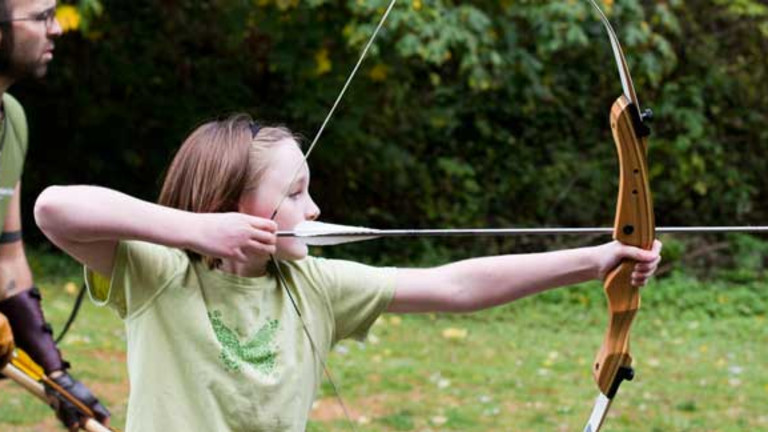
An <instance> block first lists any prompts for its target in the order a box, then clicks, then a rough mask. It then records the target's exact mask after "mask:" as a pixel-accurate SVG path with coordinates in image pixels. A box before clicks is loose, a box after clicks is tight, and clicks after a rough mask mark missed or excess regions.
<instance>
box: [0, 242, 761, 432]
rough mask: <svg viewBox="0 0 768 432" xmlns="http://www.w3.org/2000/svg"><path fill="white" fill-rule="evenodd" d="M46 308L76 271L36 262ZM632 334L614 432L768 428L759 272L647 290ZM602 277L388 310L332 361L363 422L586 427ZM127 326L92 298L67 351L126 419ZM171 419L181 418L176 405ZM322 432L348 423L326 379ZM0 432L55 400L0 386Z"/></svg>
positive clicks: (62, 310) (417, 426)
mask: <svg viewBox="0 0 768 432" xmlns="http://www.w3.org/2000/svg"><path fill="white" fill-rule="evenodd" d="M31 261H32V267H33V270H34V271H35V274H37V275H40V276H39V277H38V283H39V285H40V286H41V287H42V289H43V292H44V295H45V299H46V300H45V303H44V306H45V309H46V313H47V314H48V317H49V319H50V321H52V323H53V324H54V327H55V328H61V325H63V322H64V320H65V319H66V315H67V314H68V312H69V310H70V308H71V305H72V302H73V300H74V295H72V294H68V293H67V292H66V290H65V289H64V286H65V285H66V284H67V283H68V282H73V283H76V284H78V285H79V284H80V279H81V277H80V271H79V268H78V267H77V266H76V265H74V264H73V263H72V262H71V261H69V260H67V259H63V258H61V257H58V256H54V255H50V254H36V255H33V256H32V258H31ZM643 294H644V303H643V309H641V311H640V313H639V314H638V317H637V319H636V322H635V326H634V327H633V332H632V353H633V356H634V358H635V368H636V372H637V376H636V378H635V380H634V381H632V382H627V383H625V384H624V385H623V386H622V388H621V391H620V392H619V395H618V397H617V399H616V402H615V403H614V404H613V407H612V409H611V414H610V415H609V418H608V420H607V423H606V425H605V427H604V430H605V431H630V432H631V431H644V432H647V431H652V432H654V431H659V432H661V431H664V432H669V431H697V432H701V431H723V432H727V431H758V430H768V410H766V406H768V405H766V401H768V367H767V366H766V364H768V362H766V360H765V359H766V358H768V326H767V325H766V324H768V323H767V322H766V312H765V311H766V305H768V286H766V284H765V283H764V282H762V279H760V278H755V277H752V278H749V277H747V278H746V279H745V278H741V279H740V280H739V281H738V282H727V281H718V282H708V283H703V282H698V281H696V280H693V279H690V278H685V277H683V276H681V275H676V276H673V277H671V278H668V279H664V280H662V281H661V282H658V283H654V284H653V285H652V286H650V287H648V288H647V289H645V290H644V293H643ZM601 296H602V292H601V289H600V287H599V285H597V284H589V285H587V286H583V287H578V288H574V289H569V290H562V291H559V292H554V293H547V294H545V295H542V296H539V297H537V298H534V299H526V300H522V301H519V302H517V303H515V304H512V305H509V306H506V307H502V308H497V309H494V310H490V311H485V312H481V313H475V314H470V315H421V316H393V315H387V316H385V317H383V318H382V319H380V320H379V322H378V323H377V324H376V325H375V326H374V328H373V330H372V332H371V337H370V338H369V341H368V342H367V343H366V344H364V345H363V344H359V343H356V342H344V343H343V344H341V345H340V346H339V347H337V349H336V352H335V353H334V354H333V355H332V356H331V357H330V360H329V367H330V369H331V372H332V373H333V375H334V378H335V381H336V384H338V386H339V387H340V392H341V396H342V398H343V400H344V402H345V403H346V404H347V405H348V407H349V408H350V411H351V412H352V415H353V417H354V418H355V421H356V423H357V430H359V431H361V432H369V431H371V432H372V431H388V432H389V431H417V432H426V431H433V432H436V431H454V430H461V431H577V430H581V429H582V428H583V426H584V422H585V420H586V418H587V416H588V414H589V410H590V409H591V406H592V403H593V399H594V397H595V396H596V394H597V389H596V386H595V385H594V383H593V381H592V377H591V373H590V365H591V362H592V360H593V356H594V354H595V352H596V350H597V348H598V346H599V344H600V342H601V341H602V337H603V331H604V330H605V326H606V322H605V319H606V315H607V314H606V312H605V310H604V308H605V306H604V304H603V300H602V298H601ZM124 342H125V340H124V333H123V326H122V323H121V322H120V321H119V320H118V319H117V318H116V317H115V316H114V315H113V314H112V313H111V312H110V311H109V310H104V309H99V308H96V307H94V306H92V305H91V304H90V303H88V302H86V304H84V307H83V310H82V311H81V314H80V318H79V319H78V321H77V323H76V324H75V326H74V328H73V329H72V330H71V333H70V335H68V336H67V338H66V340H65V342H64V343H63V344H62V346H61V348H62V350H63V351H64V353H65V356H66V358H68V359H69V360H70V361H72V363H73V365H74V369H73V373H74V374H75V375H76V376H77V377H78V378H81V379H83V380H84V381H86V382H87V383H88V385H89V386H91V387H92V388H93V389H94V390H95V391H96V392H97V393H98V394H99V396H100V397H101V398H102V399H103V400H105V401H106V402H107V404H108V405H109V407H110V409H111V410H112V412H113V414H114V421H113V425H114V426H117V427H119V428H122V427H123V426H124V424H125V410H126V401H127V397H128V393H127V392H128V384H127V378H126V374H125V363H124V359H125V345H124ZM169 414H170V415H172V413H169ZM313 417H314V418H315V419H316V420H314V421H313V422H312V423H311V424H310V427H309V429H308V430H310V431H312V432H322V431H337V430H350V429H349V428H348V426H347V425H346V424H345V423H346V421H345V420H344V416H343V415H342V414H341V410H340V408H339V407H338V402H337V401H336V400H335V397H334V395H333V392H332V391H331V389H330V386H329V385H328V384H327V383H326V384H324V385H323V388H322V389H321V393H320V397H319V400H318V402H317V403H316V409H315V410H314V411H313ZM0 430H2V431H53V430H61V429H59V427H58V425H57V423H56V421H55V420H54V419H53V416H52V414H51V413H50V412H49V410H48V408H47V407H46V406H45V405H43V404H42V403H39V402H38V401H37V400H36V399H33V398H32V397H31V396H29V395H27V394H25V393H24V391H22V390H20V389H18V388H17V387H16V386H15V385H14V384H13V383H11V382H9V381H7V380H6V381H3V382H0Z"/></svg>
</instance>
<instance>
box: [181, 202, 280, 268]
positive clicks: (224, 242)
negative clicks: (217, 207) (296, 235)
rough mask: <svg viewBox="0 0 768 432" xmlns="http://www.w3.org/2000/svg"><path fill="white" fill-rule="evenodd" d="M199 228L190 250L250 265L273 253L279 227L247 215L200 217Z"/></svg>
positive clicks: (224, 214)
mask: <svg viewBox="0 0 768 432" xmlns="http://www.w3.org/2000/svg"><path fill="white" fill-rule="evenodd" d="M198 216H199V220H198V221H199V223H198V229H197V230H196V232H195V233H194V234H193V239H192V244H191V245H189V248H190V249H192V250H194V251H196V252H198V253H200V254H202V255H205V256H210V257H213V258H222V259H229V260H235V261H240V262H247V261H249V259H250V258H252V257H253V256H267V255H271V254H274V253H275V251H276V248H275V244H276V243H277V234H276V232H277V224H276V223H275V222H274V221H272V220H270V219H265V218H261V217H257V216H251V215H248V214H245V213H238V212H232V213H201V214H198Z"/></svg>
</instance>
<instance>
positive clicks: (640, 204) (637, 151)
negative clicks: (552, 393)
mask: <svg viewBox="0 0 768 432" xmlns="http://www.w3.org/2000/svg"><path fill="white" fill-rule="evenodd" d="M589 1H590V3H591V4H592V6H593V7H594V8H595V9H596V10H597V12H598V13H599V15H600V18H601V20H602V21H603V24H604V26H605V28H606V30H607V32H608V36H609V38H610V40H611V47H612V49H613V53H614V57H615V60H616V65H617V66H618V69H619V77H620V78H621V84H622V89H623V94H622V95H621V96H619V98H618V99H616V101H615V102H614V103H613V106H612V107H611V112H610V124H611V131H612V132H613V140H614V142H615V143H616V151H617V153H618V160H619V169H620V172H619V192H618V200H617V203H616V217H615V221H614V228H613V238H614V239H616V240H618V241H620V242H622V243H624V244H627V245H631V246H636V247H640V248H643V249H650V248H651V247H652V245H653V241H654V238H655V223H654V214H653V202H652V199H651V189H650V185H649V181H648V162H647V149H648V135H650V129H649V128H648V126H647V125H646V121H647V120H648V119H649V118H650V111H648V112H645V113H641V111H640V104H639V102H638V99H637V95H636V94H635V89H634V87H633V84H632V78H631V76H630V75H629V68H628V67H627V63H626V60H625V58H624V54H623V52H622V49H621V45H620V44H619V41H618V38H617V37H616V34H615V33H614V31H613V28H612V27H611V25H610V23H609V21H608V19H607V18H606V16H605V14H603V12H602V11H601V10H600V8H599V7H598V5H597V4H596V3H595V1H594V0H589ZM634 266H635V263H634V262H633V261H629V260H625V261H622V262H621V264H620V265H619V266H618V267H617V268H615V269H614V270H613V271H611V272H610V273H609V274H608V275H607V276H606V277H605V279H604V281H603V287H604V291H605V296H606V298H607V302H608V314H609V318H608V329H607V331H606V333H605V339H604V340H603V344H602V346H601V347H600V350H599V351H598V353H597V357H596V358H595V362H594V364H593V370H592V372H593V375H594V378H595V382H596V383H597V387H598V388H599V389H600V394H599V396H598V397H597V400H596V401H595V406H594V408H593V409H592V414H591V415H590V418H589V420H588V422H587V425H586V427H585V428H584V432H597V431H599V430H600V428H601V426H602V425H603V421H604V420H605V417H606V415H607V413H608V409H609V408H610V406H611V403H612V402H613V399H614V397H615V396H616V393H617V391H618V389H619V386H620V385H621V383H622V382H623V381H624V380H631V379H632V378H633V377H634V370H633V369H632V356H631V355H630V353H629V332H630V329H631V326H632V322H633V320H634V318H635V314H636V313H637V311H638V309H639V308H640V292H639V288H638V287H635V286H633V285H632V271H633V269H634Z"/></svg>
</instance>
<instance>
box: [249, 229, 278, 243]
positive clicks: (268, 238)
mask: <svg viewBox="0 0 768 432" xmlns="http://www.w3.org/2000/svg"><path fill="white" fill-rule="evenodd" d="M251 241H256V242H259V243H264V244H268V245H273V244H275V243H277V236H276V235H275V234H274V233H273V232H264V231H262V230H255V231H253V233H251Z"/></svg>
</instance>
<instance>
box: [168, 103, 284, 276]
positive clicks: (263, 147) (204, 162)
mask: <svg viewBox="0 0 768 432" xmlns="http://www.w3.org/2000/svg"><path fill="white" fill-rule="evenodd" d="M254 132H255V135H254ZM286 139H292V140H295V141H296V142H298V140H299V139H298V137H296V136H295V135H294V134H293V133H292V132H291V131H290V130H288V129H287V128H284V127H263V128H259V127H258V126H257V125H256V123H254V121H253V119H252V118H251V117H250V116H249V115H247V114H236V115H233V116H231V117H229V118H227V119H226V120H220V121H211V122H208V123H205V124H203V125H202V126H200V127H198V128H197V129H195V130H194V131H193V132H192V134H190V135H189V137H187V139H186V140H185V141H184V144H182V145H181V148H180V149H179V151H178V152H177V153H176V156H174V158H173V161H172V162H171V165H170V167H169V168H168V172H167V173H166V176H165V180H164V181H163V187H162V189H161V191H160V198H159V199H158V203H159V204H161V205H164V206H167V207H173V208H177V209H179V210H184V211H189V212H194V213H225V212H234V211H238V204H239V202H240V197H241V196H242V195H243V192H245V191H246V190H248V189H252V188H254V187H256V186H257V185H258V181H259V180H260V178H261V175H262V174H263V173H264V170H265V169H266V168H267V166H268V165H269V160H270V154H269V153H270V151H271V150H273V149H274V148H275V147H276V146H277V144H278V143H279V142H281V141H283V140H286ZM186 252H187V255H189V257H190V258H191V259H193V260H197V259H201V258H203V259H204V261H205V262H206V264H208V265H209V266H210V267H218V266H219V264H221V260H219V259H214V258H211V257H201V256H200V255H199V254H197V253H195V252H193V251H189V250H188V251H186Z"/></svg>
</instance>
